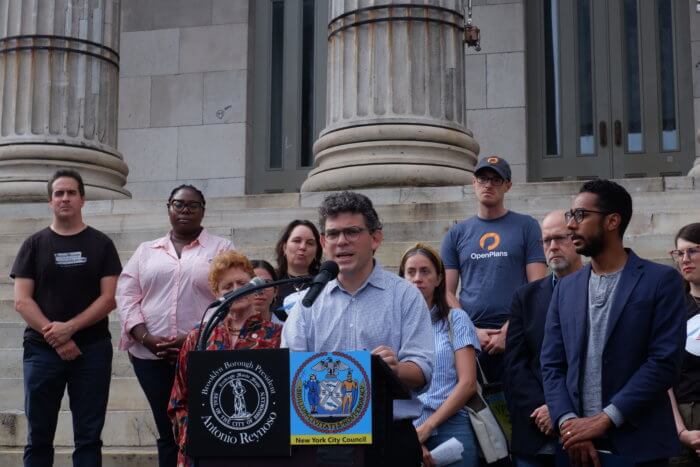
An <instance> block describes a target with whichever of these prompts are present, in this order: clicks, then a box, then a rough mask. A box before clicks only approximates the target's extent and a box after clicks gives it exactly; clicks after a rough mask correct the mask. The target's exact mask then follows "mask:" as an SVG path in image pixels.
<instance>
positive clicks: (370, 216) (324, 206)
mask: <svg viewBox="0 0 700 467" xmlns="http://www.w3.org/2000/svg"><path fill="white" fill-rule="evenodd" d="M346 212H347V213H351V214H362V216H363V217H364V218H365V226H366V227H367V230H369V231H370V233H371V232H376V231H377V230H381V229H382V223H381V222H380V221H379V216H378V215H377V211H375V210H374V206H373V205H372V200H370V199H369V198H368V197H367V196H365V195H363V194H360V193H356V192H354V191H340V192H337V193H332V194H330V195H328V196H326V198H325V199H324V200H323V202H322V203H321V206H319V208H318V225H319V226H320V227H321V232H325V231H326V219H328V218H329V217H335V216H337V215H338V214H342V213H346Z"/></svg>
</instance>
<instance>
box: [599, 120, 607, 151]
mask: <svg viewBox="0 0 700 467" xmlns="http://www.w3.org/2000/svg"><path fill="white" fill-rule="evenodd" d="M598 138H599V142H600V147H601V148H604V147H606V146H607V145H608V124H607V123H605V121H604V120H602V121H601V122H600V123H599V124H598Z"/></svg>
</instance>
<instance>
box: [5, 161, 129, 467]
mask: <svg viewBox="0 0 700 467" xmlns="http://www.w3.org/2000/svg"><path fill="white" fill-rule="evenodd" d="M47 188H48V195H49V207H50V208H51V210H52V211H53V222H52V223H51V226H50V227H47V228H45V229H43V230H40V231H39V232H37V233H35V234H33V235H31V236H30V237H29V238H27V239H26V240H25V241H24V243H23V244H22V247H21V248H20V250H19V252H18V253H17V257H16V258H15V262H14V265H13V266H12V271H11V273H10V277H12V278H13V279H14V280H15V283H14V295H15V309H16V310H17V312H18V313H19V314H20V315H21V316H22V318H23V319H24V320H25V321H26V322H27V324H28V327H27V329H26V330H25V332H24V357H23V372H24V401H25V403H24V405H25V412H26V416H27V421H28V424H29V434H28V436H27V445H26V447H25V449H24V465H25V466H40V465H41V466H46V465H52V464H53V438H54V434H55V431H56V424H57V420H58V412H59V409H60V405H61V399H62V398H63V393H64V391H65V389H66V386H67V388H68V397H69V399H70V409H71V412H72V416H73V434H74V440H75V452H74V453H73V462H74V465H75V466H91V467H92V466H99V465H101V463H102V460H101V458H102V453H101V447H102V440H101V439H100V436H101V433H102V427H103V426H104V421H105V414H106V411H107V399H108V396H109V383H110V378H111V373H112V342H111V336H110V333H109V328H108V324H109V323H108V319H107V315H108V314H109V312H110V311H111V310H112V309H114V307H115V301H114V292H115V288H116V284H117V277H118V276H119V273H120V272H121V264H120V262H119V256H118V254H117V250H116V248H115V247H114V244H113V243H112V240H110V239H109V237H107V236H106V235H105V234H103V233H102V232H99V231H98V230H95V229H93V228H92V227H88V226H87V225H85V224H84V223H83V218H82V207H83V205H84V203H85V187H84V185H83V181H82V178H81V177H80V174H78V173H77V172H75V171H73V170H59V171H57V172H56V173H55V174H54V175H53V177H52V178H51V180H49V183H48V187H47Z"/></svg>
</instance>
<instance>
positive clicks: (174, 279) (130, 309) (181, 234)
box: [116, 185, 233, 467]
mask: <svg viewBox="0 0 700 467" xmlns="http://www.w3.org/2000/svg"><path fill="white" fill-rule="evenodd" d="M167 209H168V216H169V218H170V225H171V230H170V232H168V233H167V234H166V235H165V236H163V237H161V238H158V239H156V240H151V241H148V242H144V243H142V244H141V245H139V247H138V248H137V249H136V251H135V252H134V254H133V256H132V257H131V259H130V260H129V262H128V263H127V264H126V266H125V267H124V270H123V271H122V274H121V276H119V282H118V283H117V294H116V299H117V309H118V311H119V318H120V320H121V339H120V342H119V348H120V349H121V350H127V351H128V352H129V359H130V360H131V363H132V365H133V367H134V373H135V374H136V378H137V379H138V381H139V384H140V385H141V388H142V389H143V392H144V393H145V394H146V398H147V399H148V403H149V405H150V407H151V411H152V412H153V418H154V419H155V422H156V427H157V428H158V440H157V447H158V465H159V466H160V467H166V466H168V467H173V466H175V465H176V463H177V454H178V448H177V444H176V443H175V439H174V437H173V428H172V425H171V423H170V419H169V418H168V415H167V408H168V402H169V398H170V390H171V388H172V386H173V381H174V379H175V362H176V360H177V356H178V352H179V349H180V347H181V346H182V343H183V341H184V339H185V337H186V336H187V333H188V332H189V331H190V330H192V328H193V327H194V326H195V325H196V324H197V323H199V320H200V319H201V318H202V315H203V314H204V312H205V311H206V308H207V306H208V305H209V303H211V302H212V301H213V300H214V299H215V297H214V293H213V292H212V290H211V289H210V287H209V282H208V276H209V263H210V262H211V261H212V259H213V258H214V257H215V256H216V255H217V254H218V253H220V252H222V251H226V250H230V249H232V248H233V244H232V243H231V241H229V240H227V239H225V238H221V237H217V236H215V235H212V234H210V233H208V232H207V231H206V229H205V228H204V227H202V219H203V218H204V211H205V200H204V195H203V194H202V192H201V191H199V190H198V189H197V188H195V187H193V186H191V185H181V186H178V187H177V188H175V189H174V190H173V191H172V193H171V194H170V197H169V198H168V204H167Z"/></svg>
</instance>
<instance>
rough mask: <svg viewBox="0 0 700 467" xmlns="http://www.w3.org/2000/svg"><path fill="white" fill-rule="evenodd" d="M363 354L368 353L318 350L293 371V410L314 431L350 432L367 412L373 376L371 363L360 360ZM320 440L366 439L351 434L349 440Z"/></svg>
mask: <svg viewBox="0 0 700 467" xmlns="http://www.w3.org/2000/svg"><path fill="white" fill-rule="evenodd" d="M352 353H353V354H355V353H357V352H352ZM360 354H362V352H360ZM307 355H308V354H307ZM356 357H357V358H356ZM359 357H364V355H355V356H353V355H351V353H350V352H330V353H328V352H322V353H315V354H312V355H311V356H308V358H306V359H305V360H303V362H301V363H300V364H299V366H298V367H297V368H296V371H294V372H293V376H292V381H291V392H292V394H291V396H292V397H291V399H292V407H293V412H294V414H295V415H296V417H298V419H299V420H300V421H301V422H302V423H303V424H304V425H306V427H307V428H308V429H310V430H311V431H312V432H314V433H318V434H319V435H332V434H339V433H348V431H349V430H352V429H353V428H354V427H355V426H356V425H357V424H358V423H359V422H360V420H363V419H364V418H365V416H366V415H367V411H368V408H369V406H370V396H371V387H370V376H369V375H368V373H367V370H366V368H368V365H367V363H366V362H365V363H364V364H363V363H361V362H360V361H358V358H359ZM363 359H364V358H363ZM290 373H291V372H290ZM317 439H325V440H327V441H326V442H325V443H321V444H359V443H361V442H362V441H361V440H360V438H358V439H356V441H357V442H356V443H353V442H352V441H351V438H350V437H345V442H343V439H341V438H338V437H329V436H325V437H323V436H321V437H320V438H317ZM334 440H336V442H333V441H334ZM293 444H294V443H293Z"/></svg>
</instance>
